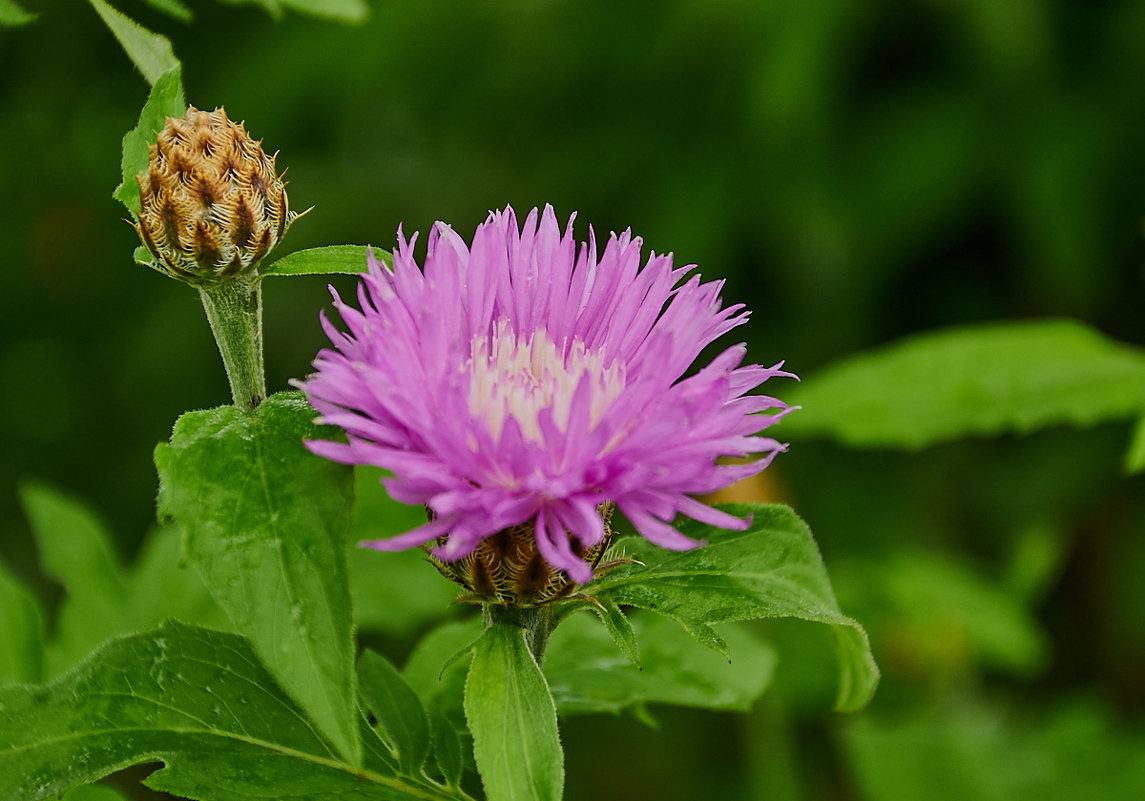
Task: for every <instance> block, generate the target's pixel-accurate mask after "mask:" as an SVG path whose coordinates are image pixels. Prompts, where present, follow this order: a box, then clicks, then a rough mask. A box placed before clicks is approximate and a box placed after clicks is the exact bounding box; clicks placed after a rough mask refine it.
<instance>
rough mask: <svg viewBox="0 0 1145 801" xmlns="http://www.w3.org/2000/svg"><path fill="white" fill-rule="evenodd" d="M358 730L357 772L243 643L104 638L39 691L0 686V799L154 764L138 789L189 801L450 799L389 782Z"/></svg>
mask: <svg viewBox="0 0 1145 801" xmlns="http://www.w3.org/2000/svg"><path fill="white" fill-rule="evenodd" d="M354 719H355V720H357V715H355V716H354ZM363 726H364V723H363ZM363 734H364V735H365V737H366V738H367V742H368V743H369V744H370V747H369V748H367V751H366V758H365V763H364V765H363V766H362V767H361V768H360V769H359V767H358V766H356V765H353V764H351V763H349V762H347V761H346V760H344V759H343V758H342V757H341V756H340V755H339V754H338V752H337V751H336V750H334V749H333V748H331V747H330V746H329V745H328V744H327V742H326V741H325V739H324V738H323V737H322V736H321V735H320V734H319V733H318V732H317V731H316V730H315V728H314V726H313V725H312V724H311V723H310V722H309V721H308V720H307V717H306V715H305V714H304V713H303V711H302V710H300V709H299V708H298V707H297V706H296V705H295V704H294V703H293V701H291V699H290V698H289V697H288V696H287V695H286V694H285V693H283V692H282V690H281V689H280V688H279V687H278V685H277V684H276V683H275V681H274V680H273V679H272V678H271V676H270V675H269V674H268V673H267V672H266V670H265V669H264V668H263V666H262V664H261V662H260V660H259V659H258V658H257V657H256V656H255V654H254V653H253V652H252V651H251V648H250V645H249V643H248V642H247V641H246V640H244V639H243V638H241V637H238V636H235V635H233V634H224V633H221V632H216V631H211V630H209V629H203V628H198V627H195V626H188V625H185V624H182V623H177V622H171V623H168V624H166V625H164V626H163V627H161V628H160V629H159V630H157V631H153V632H148V633H144V634H138V635H133V636H130V637H125V638H123V639H118V640H113V641H112V642H110V643H108V644H107V645H105V646H104V647H103V648H101V649H100V650H99V651H97V652H96V653H95V654H94V655H93V656H92V657H91V658H90V659H89V660H88V661H87V662H86V663H84V664H83V665H82V666H80V667H79V668H78V669H76V670H74V671H72V672H71V673H69V674H68V675H67V676H65V677H63V678H62V679H60V680H58V681H57V682H55V683H53V684H51V685H49V686H47V687H13V688H9V689H5V690H0V798H4V799H20V801H39V799H52V798H57V797H58V796H59V795H60V794H61V793H63V792H65V791H67V790H69V789H71V788H74V787H76V786H79V785H82V784H86V783H89V782H92V781H95V780H97V779H99V778H101V777H103V776H106V775H108V774H110V773H112V772H115V771H118V770H121V769H122V768H124V767H126V766H129V765H134V764H142V763H149V762H155V761H162V762H163V763H165V765H166V767H165V768H163V769H161V770H159V771H157V772H156V773H153V774H152V775H151V776H150V777H149V778H148V779H147V780H146V783H147V785H148V786H149V787H151V788H153V789H156V790H160V791H163V792H167V793H171V794H174V795H179V796H183V797H187V798H196V799H201V801H265V799H268V798H290V799H292V800H293V801H328V799H331V798H338V799H341V801H407V800H408V799H415V798H416V799H442V801H445V799H457V798H459V797H461V796H460V795H459V794H458V793H455V792H449V791H445V790H442V789H441V788H438V787H435V786H434V785H432V784H430V783H428V782H426V781H425V780H424V779H421V778H418V777H403V776H401V775H400V774H399V773H398V772H397V771H396V769H395V767H396V766H395V765H394V764H393V762H392V760H390V759H389V758H388V757H387V755H386V754H385V753H384V750H383V749H381V748H380V745H381V744H380V742H378V740H377V739H376V738H374V737H373V735H372V734H370V732H369V730H368V729H365V730H364V732H363ZM371 741H372V742H371Z"/></svg>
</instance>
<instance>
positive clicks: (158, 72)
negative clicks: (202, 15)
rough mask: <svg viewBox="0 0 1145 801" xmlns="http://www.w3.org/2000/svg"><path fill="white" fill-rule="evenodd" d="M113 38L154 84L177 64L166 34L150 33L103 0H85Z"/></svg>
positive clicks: (177, 65) (174, 68)
mask: <svg viewBox="0 0 1145 801" xmlns="http://www.w3.org/2000/svg"><path fill="white" fill-rule="evenodd" d="M88 2H89V3H91V6H92V8H94V9H95V10H96V13H97V14H99V16H100V17H101V18H102V19H103V22H104V24H105V25H107V27H108V28H109V29H111V32H112V33H113V34H115V38H116V39H118V40H119V44H120V45H122V47H123V49H124V51H125V52H126V53H127V56H128V58H130V59H131V61H132V63H133V64H135V66H136V67H137V68H138V69H139V71H140V72H141V73H143V77H144V78H145V79H146V80H147V83H149V84H151V85H152V86H154V85H155V84H156V83H157V82H158V80H159V79H160V78H161V77H162V76H163V75H164V74H166V73H168V72H171V71H172V70H177V69H178V68H179V59H177V58H175V51H173V50H172V49H171V42H169V41H168V40H167V37H165V36H160V35H159V34H157V33H152V32H151V31H149V30H147V29H146V28H144V27H143V26H141V25H140V24H139V23H137V22H135V21H134V20H132V19H131V18H130V17H127V16H125V15H123V14H122V13H120V12H119V11H116V10H115V9H114V8H112V7H111V6H109V5H108V4H107V3H105V2H104V0H88Z"/></svg>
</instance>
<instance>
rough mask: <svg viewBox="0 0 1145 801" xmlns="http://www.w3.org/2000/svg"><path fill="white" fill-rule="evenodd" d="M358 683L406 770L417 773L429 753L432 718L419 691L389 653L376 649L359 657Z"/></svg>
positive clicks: (371, 710)
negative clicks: (388, 657)
mask: <svg viewBox="0 0 1145 801" xmlns="http://www.w3.org/2000/svg"><path fill="white" fill-rule="evenodd" d="M358 687H359V689H360V691H361V693H362V700H363V701H365V704H366V708H367V709H369V710H370V712H372V713H373V714H374V717H375V719H376V720H377V725H376V728H377V729H378V730H379V733H380V734H382V735H383V739H385V740H386V741H387V742H388V743H389V745H390V747H391V748H392V749H393V750H394V752H395V755H396V756H397V759H398V764H399V765H400V766H401V768H402V771H403V772H404V773H406V774H407V775H410V776H415V775H417V774H418V773H419V772H420V771H421V768H422V765H424V764H425V759H426V757H427V756H429V743H430V739H429V722H428V721H427V720H426V716H425V709H423V708H422V705H421V701H420V700H418V697H417V694H416V693H415V692H414V691H413V690H412V689H410V686H409V685H408V684H406V682H405V679H403V678H402V676H401V674H400V673H398V671H397V670H396V669H395V668H394V666H393V665H391V664H390V663H389V661H388V660H387V659H386V658H385V657H383V656H381V655H379V654H376V653H374V652H373V651H366V652H365V653H363V654H362V657H361V659H359V660H358Z"/></svg>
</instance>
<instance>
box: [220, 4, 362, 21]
mask: <svg viewBox="0 0 1145 801" xmlns="http://www.w3.org/2000/svg"><path fill="white" fill-rule="evenodd" d="M227 1H228V2H231V3H236V4H238V3H246V4H253V5H259V6H262V7H263V8H264V9H266V11H267V13H268V14H270V15H271V16H272V17H274V18H275V19H279V18H280V17H281V16H282V13H283V9H293V10H294V11H298V12H300V13H303V14H309V15H311V16H314V17H320V18H323V19H329V20H334V21H336V22H362V21H364V20H365V19H366V18H367V17H368V16H369V15H370V7H369V6H368V5H367V4H366V0H227Z"/></svg>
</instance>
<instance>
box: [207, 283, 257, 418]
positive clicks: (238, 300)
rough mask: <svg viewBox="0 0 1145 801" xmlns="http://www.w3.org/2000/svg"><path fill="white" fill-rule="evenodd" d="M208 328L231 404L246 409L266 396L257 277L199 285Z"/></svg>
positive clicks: (254, 405)
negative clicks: (213, 337)
mask: <svg viewBox="0 0 1145 801" xmlns="http://www.w3.org/2000/svg"><path fill="white" fill-rule="evenodd" d="M199 297H200V298H202V301H203V309H204V310H205V311H206V312H207V320H209V321H210V323H211V332H212V333H213V334H214V335H215V342H216V343H217V344H218V346H219V353H220V354H221V355H222V357H223V366H224V367H225V368H226V370H227V380H228V381H229V382H230V385H231V397H232V398H234V402H235V406H237V407H238V408H240V409H242V410H243V411H244V412H249V411H252V410H253V409H254V407H256V406H258V405H259V404H260V403H262V401H263V400H265V398H266V372H265V369H264V367H263V360H262V287H261V285H260V283H259V281H258V279H257V278H254V277H246V276H242V277H239V276H236V277H235V278H233V279H231V280H230V281H225V282H223V283H221V284H216V285H213V286H201V287H199Z"/></svg>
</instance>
